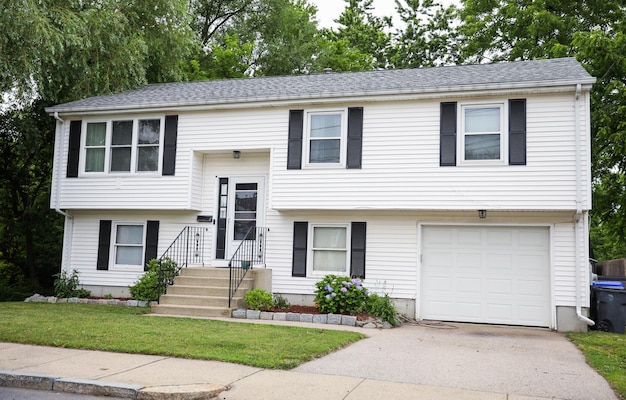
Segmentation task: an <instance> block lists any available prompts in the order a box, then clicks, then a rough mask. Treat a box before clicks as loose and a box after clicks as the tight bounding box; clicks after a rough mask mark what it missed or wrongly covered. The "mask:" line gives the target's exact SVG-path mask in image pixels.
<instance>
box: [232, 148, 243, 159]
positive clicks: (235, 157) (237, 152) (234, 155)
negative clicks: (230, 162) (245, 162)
mask: <svg viewBox="0 0 626 400" xmlns="http://www.w3.org/2000/svg"><path fill="white" fill-rule="evenodd" d="M239 157H241V152H240V151H239V150H235V151H233V158H234V159H235V160H238V159H239Z"/></svg>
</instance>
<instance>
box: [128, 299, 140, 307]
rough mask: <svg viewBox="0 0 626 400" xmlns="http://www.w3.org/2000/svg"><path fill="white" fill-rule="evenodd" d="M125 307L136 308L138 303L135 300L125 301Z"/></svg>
mask: <svg viewBox="0 0 626 400" xmlns="http://www.w3.org/2000/svg"><path fill="white" fill-rule="evenodd" d="M126 305H127V306H128V307H137V306H138V305H139V302H138V301H137V300H128V301H126Z"/></svg>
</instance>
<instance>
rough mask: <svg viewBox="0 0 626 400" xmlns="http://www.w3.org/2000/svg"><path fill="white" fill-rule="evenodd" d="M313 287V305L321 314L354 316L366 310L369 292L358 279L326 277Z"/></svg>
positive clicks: (335, 276)
mask: <svg viewBox="0 0 626 400" xmlns="http://www.w3.org/2000/svg"><path fill="white" fill-rule="evenodd" d="M315 287H316V289H315V305H316V306H317V309H318V310H319V311H320V312H322V313H333V314H352V315H354V314H359V313H363V312H367V310H368V298H369V295H370V291H369V290H367V289H366V288H365V287H363V282H362V281H361V280H360V279H359V278H350V277H349V276H337V275H326V276H325V277H324V279H322V280H321V281H319V282H317V283H316V284H315Z"/></svg>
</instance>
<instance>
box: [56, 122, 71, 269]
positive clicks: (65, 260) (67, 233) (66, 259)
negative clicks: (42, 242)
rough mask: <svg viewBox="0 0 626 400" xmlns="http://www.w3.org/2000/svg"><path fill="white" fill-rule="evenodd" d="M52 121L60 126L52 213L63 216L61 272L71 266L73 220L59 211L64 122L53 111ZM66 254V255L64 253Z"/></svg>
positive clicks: (57, 139)
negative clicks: (55, 121)
mask: <svg viewBox="0 0 626 400" xmlns="http://www.w3.org/2000/svg"><path fill="white" fill-rule="evenodd" d="M54 119H56V120H57V126H58V123H60V124H61V127H60V128H59V129H57V130H56V132H58V137H57V135H55V143H54V157H55V160H54V164H55V165H56V168H57V176H56V178H57V179H56V188H55V193H54V197H55V201H54V211H56V212H57V213H59V214H61V215H63V216H64V217H65V223H64V225H65V226H64V229H63V242H64V243H63V247H62V248H63V252H62V255H61V271H63V270H68V268H63V267H64V266H65V265H67V266H70V265H71V254H72V252H71V250H68V249H71V248H72V236H73V233H72V230H73V222H74V219H73V217H72V216H71V215H70V214H68V213H67V212H65V211H63V210H61V208H60V207H59V199H60V197H61V196H60V192H61V180H62V179H63V173H62V169H61V161H63V160H62V156H61V150H62V149H63V140H62V137H63V131H64V129H65V121H64V120H63V119H62V118H61V117H59V112H58V111H55V112H54ZM66 238H67V243H65V239H66ZM66 252H67V253H66Z"/></svg>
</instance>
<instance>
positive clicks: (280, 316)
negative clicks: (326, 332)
mask: <svg viewBox="0 0 626 400" xmlns="http://www.w3.org/2000/svg"><path fill="white" fill-rule="evenodd" d="M232 317H233V318H236V319H262V320H267V321H272V320H273V321H292V322H309V323H313V324H328V325H345V326H357V327H361V328H382V329H391V328H393V326H392V325H391V324H390V323H388V322H383V321H380V320H367V321H358V320H357V318H356V317H355V316H354V315H342V314H301V313H292V312H272V311H258V310H247V309H244V308H238V309H236V310H233V312H232Z"/></svg>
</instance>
